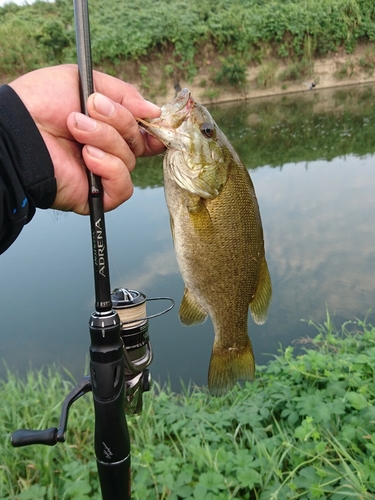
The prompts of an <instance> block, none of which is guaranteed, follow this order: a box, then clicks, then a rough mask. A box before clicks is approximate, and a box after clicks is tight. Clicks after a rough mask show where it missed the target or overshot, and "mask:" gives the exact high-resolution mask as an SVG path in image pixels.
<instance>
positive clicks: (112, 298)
mask: <svg viewBox="0 0 375 500" xmlns="http://www.w3.org/2000/svg"><path fill="white" fill-rule="evenodd" d="M74 18H75V27H76V46H77V59H78V73H79V90H80V98H81V111H82V113H84V114H86V115H88V112H87V109H86V102H87V99H88V97H89V96H90V95H91V94H92V93H93V92H94V84H93V72H92V59H91V43H90V26H89V12H88V2H87V0H74ZM87 175H88V183H89V194H88V199H89V207H90V226H91V238H92V253H93V264H94V285H95V311H94V312H93V313H92V314H91V317H90V320H89V331H90V337H91V344H90V375H89V376H86V377H84V378H83V380H82V381H81V382H80V383H78V384H77V385H76V387H74V388H73V389H72V390H71V392H70V393H69V394H68V395H67V396H66V398H65V400H64V402H63V405H62V411H61V416H60V422H59V427H58V428H54V427H52V428H49V429H46V430H28V429H20V430H18V431H15V432H14V433H13V434H12V445H13V446H15V447H19V446H26V445H30V444H45V445H50V446H53V445H55V444H56V443H58V442H64V441H65V432H66V429H67V423H68V415H69V408H70V406H71V405H72V404H73V403H74V402H75V401H76V400H77V399H79V398H80V397H81V396H83V395H84V394H86V393H87V392H89V391H91V392H92V395H93V402H94V411H95V433H94V446H95V455H96V461H97V469H98V475H99V480H100V487H101V492H102V498H103V500H130V498H131V491H130V490H131V482H130V465H131V459H130V438H129V431H128V426H127V421H126V416H125V413H126V412H127V413H139V412H140V411H141V410H142V394H143V392H145V391H148V390H149V389H150V381H151V379H150V373H149V370H148V368H147V367H148V366H149V365H150V363H151V361H152V358H153V353H152V348H151V343H150V340H149V335H148V320H149V319H150V318H152V317H156V316H159V315H161V314H164V313H165V312H167V311H169V310H170V309H171V308H172V307H173V306H174V302H173V300H172V299H170V298H169V297H157V298H153V299H147V298H146V296H145V295H144V294H142V293H141V292H138V291H137V290H129V289H127V288H117V289H115V290H114V291H113V292H112V293H111V291H110V290H111V288H110V278H109V265H108V253H107V238H106V229H105V219H104V207H103V187H102V183H101V179H100V177H98V176H96V175H94V174H92V173H91V172H90V171H89V170H87ZM147 300H169V301H171V302H172V304H171V305H170V307H168V308H167V309H165V310H164V311H162V312H160V313H157V314H154V315H152V316H147V315H146V301H147Z"/></svg>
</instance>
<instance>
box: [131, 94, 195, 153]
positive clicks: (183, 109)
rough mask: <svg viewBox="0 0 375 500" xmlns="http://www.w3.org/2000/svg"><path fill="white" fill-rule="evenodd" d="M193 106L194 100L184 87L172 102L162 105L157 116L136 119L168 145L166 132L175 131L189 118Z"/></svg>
mask: <svg viewBox="0 0 375 500" xmlns="http://www.w3.org/2000/svg"><path fill="white" fill-rule="evenodd" d="M194 106H195V101H194V99H193V97H192V96H191V92H190V90H189V89H187V88H184V89H182V90H181V92H180V93H179V94H178V95H177V96H176V97H175V98H174V99H173V101H172V102H170V103H168V104H164V106H162V108H161V115H160V116H159V118H153V119H150V120H147V119H141V118H137V119H136V120H137V122H138V125H139V126H140V127H141V128H143V129H144V130H146V131H147V132H148V133H149V134H151V135H153V136H154V137H156V138H157V139H159V140H161V141H162V142H164V144H165V145H166V146H167V147H169V145H170V143H169V141H166V137H165V136H166V134H167V135H168V131H170V132H172V131H175V130H176V129H177V128H178V127H179V126H180V125H181V124H182V122H184V121H185V120H186V119H187V118H189V116H190V113H191V111H192V109H193V108H194Z"/></svg>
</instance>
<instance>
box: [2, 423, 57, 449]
mask: <svg viewBox="0 0 375 500" xmlns="http://www.w3.org/2000/svg"><path fill="white" fill-rule="evenodd" d="M11 443H12V446H14V447H15V448H19V447H20V446H28V445H30V444H46V445H49V446H54V445H55V444H56V443H57V429H56V427H50V428H49V429H44V430H42V431H37V430H31V429H19V430H18V431H15V432H13V434H12V437H11Z"/></svg>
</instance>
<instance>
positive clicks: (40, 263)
mask: <svg viewBox="0 0 375 500" xmlns="http://www.w3.org/2000/svg"><path fill="white" fill-rule="evenodd" d="M312 94H313V93H306V94H303V95H296V96H288V97H287V98H284V99H267V100H260V101H257V102H250V103H249V104H248V105H244V104H243V103H241V104H240V105H238V104H234V105H233V104H232V105H230V106H228V105H226V106H224V107H223V106H221V107H214V108H213V114H214V115H215V118H216V119H217V121H218V123H220V126H221V127H222V128H223V130H224V131H225V133H226V134H227V135H228V136H229V137H230V139H231V141H232V142H233V144H234V145H235V147H236V149H237V150H238V152H239V153H240V155H241V156H242V158H243V160H244V162H245V164H246V165H247V166H249V167H251V168H252V171H251V176H252V179H253V182H254V184H255V189H256V192H257V196H258V200H259V205H260V210H261V214H262V220H263V228H264V231H265V241H266V252H267V260H268V264H269V268H270V273H271V277H272V282H273V300H272V304H271V308H270V313H269V318H268V321H267V323H266V324H265V325H264V326H261V327H259V326H256V325H255V324H254V323H253V322H252V320H251V319H250V320H249V333H250V336H251V338H252V341H253V345H254V351H255V356H256V359H257V361H258V363H264V362H266V361H267V359H269V357H267V356H265V355H263V353H275V352H276V351H277V348H278V345H279V343H282V344H283V345H288V344H289V343H290V342H292V341H293V340H294V339H295V338H298V337H301V336H303V335H306V334H310V335H312V334H314V330H312V329H311V328H308V327H307V325H306V324H304V323H301V321H300V320H301V318H305V319H308V318H310V317H311V318H313V319H315V320H317V321H323V320H324V316H325V310H326V306H328V307H329V309H330V310H331V311H332V312H334V313H335V314H336V317H337V323H340V322H341V321H343V320H345V319H353V318H355V317H360V318H363V317H364V316H365V315H366V314H367V313H368V310H369V309H370V308H371V307H373V305H374V296H375V279H374V268H375V266H374V264H375V227H374V222H373V220H374V218H373V214H374V213H375V197H374V196H373V193H374V191H375V170H374V167H373V164H374V152H375V141H374V140H373V137H374V132H375V110H374V104H373V103H374V102H375V100H374V98H373V89H372V88H371V87H365V88H357V89H349V90H347V91H343V90H342V91H340V92H337V91H336V92H333V91H325V92H323V91H322V92H316V93H314V94H313V95H312ZM134 182H135V184H136V186H138V187H137V188H136V190H135V193H134V196H133V197H132V199H131V200H130V201H129V202H128V203H126V204H125V205H124V206H122V207H120V208H119V209H118V210H116V211H114V212H111V213H109V214H108V215H107V219H106V220H107V230H108V241H109V247H110V248H109V258H110V268H111V283H112V287H113V288H114V287H117V286H128V287H130V288H136V289H139V290H141V291H142V292H144V293H146V295H147V296H150V297H151V296H158V295H163V296H165V295H168V296H171V297H173V298H174V299H175V301H176V304H177V307H176V308H175V309H174V310H173V311H172V312H171V313H169V314H168V315H166V316H163V317H161V318H157V319H155V320H151V322H150V335H151V339H152V344H153V348H154V351H155V360H154V362H153V364H152V366H151V368H152V373H153V376H154V378H159V379H160V380H161V381H162V382H164V381H166V380H168V378H170V380H171V381H172V384H173V387H174V388H175V389H178V388H179V379H180V378H181V379H183V380H184V381H185V382H187V381H188V380H190V379H191V380H193V381H194V382H195V383H197V384H205V383H206V380H207V370H208V363H209V357H210V353H211V347H212V340H213V331H212V325H211V322H210V321H207V322H206V323H205V324H203V325H199V326H196V327H189V328H184V327H182V326H181V324H180V323H179V320H178V318H177V311H178V306H179V302H180V300H181V298H182V293H183V283H182V280H181V278H180V275H179V272H178V268H177V264H176V260H175V257H174V251H173V245H172V241H171V237H170V230H169V220H168V214H167V210H166V206H165V202H164V193H163V189H162V187H160V186H161V182H162V171H161V159H160V158H158V159H155V160H153V159H147V160H145V161H144V162H143V164H142V165H140V166H139V167H137V169H136V171H135V175H134ZM0 273H1V283H0V300H1V314H2V319H1V337H0V353H1V357H2V358H3V359H5V360H6V362H7V364H8V366H12V367H13V366H14V367H16V368H17V369H18V370H19V371H20V372H21V373H22V372H23V371H24V370H25V369H26V368H27V367H28V366H30V365H32V366H36V367H38V366H40V365H42V364H46V363H52V362H59V363H61V364H62V365H63V366H65V367H67V368H68V370H70V371H71V372H72V373H73V374H74V376H75V377H77V378H79V377H81V376H82V374H83V372H84V365H85V360H86V353H87V351H88V345H89V334H88V327H87V322H88V319H89V316H90V313H91V311H92V307H93V304H94V292H93V277H92V261H91V248H90V238H89V221H88V219H87V218H83V217H79V216H75V215H73V214H69V215H65V214H57V215H56V214H55V213H54V212H52V211H47V212H45V211H38V213H37V216H36V217H35V219H34V220H33V221H32V223H31V224H29V226H27V227H26V228H25V229H24V232H23V234H22V235H21V237H20V238H19V239H18V240H17V241H16V243H15V244H14V245H13V247H12V248H11V249H10V250H9V251H8V252H6V253H5V254H4V255H3V256H2V257H1V258H0ZM148 307H149V312H151V313H152V312H155V307H157V306H156V305H155V304H152V305H150V306H148ZM152 308H154V309H152ZM370 319H371V320H372V321H373V322H375V316H374V315H373V314H372V315H370ZM2 373H4V370H2Z"/></svg>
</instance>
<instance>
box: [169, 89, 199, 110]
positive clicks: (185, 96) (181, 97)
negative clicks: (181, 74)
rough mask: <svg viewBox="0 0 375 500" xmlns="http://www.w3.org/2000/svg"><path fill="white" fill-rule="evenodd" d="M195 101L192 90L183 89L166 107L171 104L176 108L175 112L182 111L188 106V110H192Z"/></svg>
mask: <svg viewBox="0 0 375 500" xmlns="http://www.w3.org/2000/svg"><path fill="white" fill-rule="evenodd" d="M193 103H194V100H193V98H192V97H191V92H190V90H189V89H182V90H181V92H180V93H179V94H178V95H177V96H176V98H175V99H174V100H173V101H172V102H171V103H170V104H169V105H168V104H167V105H166V106H165V107H167V106H171V107H173V108H176V109H175V112H178V111H182V110H183V109H184V108H186V111H191V108H192V105H193ZM163 107H164V106H163ZM162 109H163V108H162Z"/></svg>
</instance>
